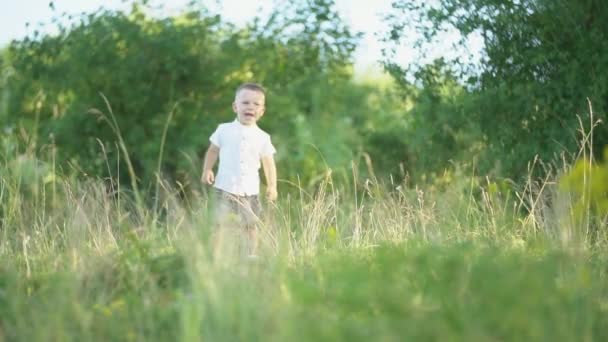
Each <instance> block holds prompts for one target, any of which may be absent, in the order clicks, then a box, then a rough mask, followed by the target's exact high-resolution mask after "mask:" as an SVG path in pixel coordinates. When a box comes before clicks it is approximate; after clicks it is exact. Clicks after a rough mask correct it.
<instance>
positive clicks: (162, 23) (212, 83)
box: [0, 0, 608, 188]
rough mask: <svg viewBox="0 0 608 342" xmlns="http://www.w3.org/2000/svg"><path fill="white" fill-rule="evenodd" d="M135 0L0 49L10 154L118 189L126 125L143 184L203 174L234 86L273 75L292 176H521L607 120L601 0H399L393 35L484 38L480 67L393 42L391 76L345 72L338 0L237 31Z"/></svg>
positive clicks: (287, 11)
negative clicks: (41, 159) (421, 56)
mask: <svg viewBox="0 0 608 342" xmlns="http://www.w3.org/2000/svg"><path fill="white" fill-rule="evenodd" d="M145 3H146V2H142V3H140V2H135V3H134V6H133V9H132V10H131V11H130V12H129V13H122V12H114V11H109V10H100V11H97V12H95V13H91V14H86V15H84V16H83V17H81V18H80V21H78V22H76V23H75V24H72V25H70V26H69V27H62V28H60V32H59V33H58V34H56V35H45V36H34V37H29V38H26V39H24V40H21V41H15V42H12V43H11V44H10V46H8V47H7V48H6V49H5V50H4V53H3V55H2V68H3V73H2V78H1V81H2V96H1V98H0V101H1V106H0V117H1V120H2V122H1V126H2V129H3V132H4V134H3V148H2V153H3V154H4V156H5V159H7V158H9V157H10V156H14V155H18V154H23V153H25V152H28V151H37V153H38V154H39V155H43V156H48V158H45V160H49V161H50V160H53V161H54V162H56V164H57V167H58V169H59V170H62V171H63V172H64V173H66V174H88V175H95V176H99V177H103V178H108V179H121V180H123V184H128V182H127V181H126V180H127V179H129V178H130V177H129V169H128V165H126V161H127V158H126V155H125V154H124V153H123V152H121V146H120V142H119V136H120V137H121V138H122V139H124V146H125V148H126V150H127V151H128V157H129V158H128V160H129V161H130V162H131V164H132V166H133V172H134V173H135V174H136V175H137V178H138V182H140V183H141V184H142V186H143V187H144V188H145V187H146V186H147V185H149V184H153V183H154V182H155V181H156V180H157V179H158V178H157V177H161V178H163V179H169V180H172V181H179V182H180V184H182V185H183V186H193V185H194V186H198V177H199V174H200V160H201V154H202V152H203V151H204V150H205V148H206V146H207V144H208V137H209V135H210V133H211V132H212V131H213V130H214V129H215V127H216V125H217V124H218V123H220V122H223V121H227V120H231V119H232V118H233V113H232V111H231V107H230V105H231V101H232V99H233V91H234V89H235V87H236V86H237V85H238V84H239V83H241V82H244V81H257V82H260V83H262V84H264V85H265V86H266V87H267V88H268V91H269V94H268V102H267V107H268V108H267V115H266V116H265V117H264V118H263V120H262V121H261V123H260V125H261V126H262V127H263V128H265V129H267V130H268V131H269V132H271V133H272V136H273V140H274V143H275V145H276V146H277V147H278V150H279V152H278V155H277V159H278V166H279V172H280V174H281V178H284V179H287V180H290V181H293V182H299V183H300V184H301V185H307V184H310V183H314V182H315V181H317V180H319V179H322V178H323V175H324V174H325V172H326V170H327V169H328V168H331V169H332V170H333V171H334V174H338V176H339V177H343V178H344V179H347V180H348V179H352V175H351V174H350V173H351V172H352V170H351V168H352V167H353V166H354V167H355V168H356V170H355V171H357V172H367V173H372V172H373V170H374V169H375V170H376V172H375V175H376V176H378V177H382V178H387V179H388V177H389V176H392V177H393V180H396V181H398V182H399V181H401V180H402V179H403V177H405V175H409V177H410V179H412V180H413V181H421V180H423V179H425V177H426V176H428V175H432V174H441V173H442V171H443V170H445V169H450V168H453V167H454V166H455V165H457V166H458V167H461V168H463V169H465V170H467V171H474V172H475V173H477V174H483V175H486V174H487V175H490V176H492V177H508V178H512V179H514V180H516V181H517V180H519V179H521V178H522V177H524V176H525V175H527V174H528V169H527V168H528V164H529V162H530V161H531V160H533V159H534V158H535V157H536V156H538V157H540V158H541V159H543V160H545V161H548V162H550V161H552V160H556V159H557V158H561V156H562V153H563V152H564V151H566V152H567V153H569V154H568V155H567V157H568V158H573V157H574V156H575V155H576V153H577V151H578V150H579V143H580V142H581V136H582V135H581V134H580V132H579V129H580V128H581V123H580V122H582V123H583V126H584V127H586V128H587V129H588V128H589V127H590V126H591V125H592V124H593V123H595V122H596V120H597V121H602V122H605V121H606V110H607V109H608V78H607V77H608V45H607V44H606V43H605V42H606V41H608V39H606V38H607V37H606V35H607V34H608V23H607V22H606V21H605V20H603V18H606V17H608V9H607V7H608V6H607V5H606V4H604V3H603V2H602V1H600V0H586V1H574V0H558V1H555V0H551V1H550V0H537V1H508V0H442V1H440V2H438V3H437V4H436V5H435V6H433V5H430V4H427V3H426V2H425V1H400V0H399V1H394V3H393V7H392V12H391V13H389V14H388V18H387V20H388V22H389V23H390V25H391V28H390V30H389V31H388V32H387V33H386V37H385V38H386V39H385V40H386V41H387V42H388V43H394V44H396V45H399V44H402V43H401V41H402V39H403V38H404V37H405V35H407V34H409V33H411V32H413V30H418V32H419V33H421V36H422V37H424V39H428V40H432V39H433V38H434V37H436V35H437V33H438V32H441V31H442V30H445V29H446V28H451V29H455V30H457V31H459V32H460V33H461V35H462V36H463V37H467V36H468V35H471V34H477V35H480V36H481V37H482V38H483V40H484V51H483V55H482V59H481V63H480V64H479V65H476V66H474V67H472V66H471V65H468V64H467V62H466V61H463V60H446V59H440V60H436V61H434V62H433V63H431V64H429V65H423V64H422V63H413V64H412V65H408V66H400V65H396V64H394V63H392V61H391V59H390V58H391V56H390V55H387V61H386V63H385V66H386V69H387V70H388V71H389V72H390V74H391V75H392V76H393V77H394V80H395V81H396V82H394V84H392V85H386V84H384V85H380V84H377V83H373V82H372V83H367V84H362V83H360V82H359V83H357V82H355V81H354V80H353V77H352V76H353V52H354V50H355V48H356V46H357V43H358V39H359V37H360V35H359V34H358V33H356V32H353V31H352V30H351V29H350V28H349V27H348V26H347V25H346V24H345V23H344V22H343V21H342V19H341V18H340V17H339V16H338V14H337V13H336V10H335V8H334V4H333V1H331V0H314V1H313V0H300V1H295V2H290V4H289V5H285V6H283V7H281V8H277V9H276V10H275V11H274V12H273V13H272V14H271V15H270V16H268V17H265V18H255V19H253V20H252V21H251V22H250V23H249V24H248V25H247V26H246V27H244V28H239V27H235V26H233V25H231V24H229V23H227V22H226V21H224V20H223V18H222V17H221V16H218V15H216V14H212V13H210V12H208V11H206V10H205V9H204V8H200V7H190V8H189V9H188V10H186V11H184V12H183V13H182V14H181V15H179V16H174V17H165V18H162V17H158V16H150V15H148V14H146V13H147V12H146V10H145V6H146V5H145ZM408 32H409V33H408ZM420 43H424V42H422V41H421V42H420ZM422 45H424V44H422ZM588 100H589V102H588ZM589 103H591V104H592V106H593V115H594V116H593V118H591V116H590V110H589V105H588V104H589ZM579 120H580V122H579ZM607 133H608V132H607V128H606V125H604V124H599V125H598V126H597V127H595V134H594V136H593V139H592V140H589V141H588V143H589V146H592V151H593V152H594V153H595V154H596V157H598V158H600V159H601V152H602V150H603V148H604V147H605V146H606V144H607V143H608V134H607ZM368 166H371V167H368Z"/></svg>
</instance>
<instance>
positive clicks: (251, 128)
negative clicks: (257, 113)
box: [234, 118, 258, 130]
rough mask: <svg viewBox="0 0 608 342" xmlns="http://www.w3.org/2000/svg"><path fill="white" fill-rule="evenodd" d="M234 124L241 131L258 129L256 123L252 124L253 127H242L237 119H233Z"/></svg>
mask: <svg viewBox="0 0 608 342" xmlns="http://www.w3.org/2000/svg"><path fill="white" fill-rule="evenodd" d="M234 124H235V125H236V126H237V127H240V128H242V129H246V130H253V129H256V128H257V127H258V125H257V123H253V125H251V126H247V125H243V124H242V123H241V122H240V121H239V119H238V118H236V119H234Z"/></svg>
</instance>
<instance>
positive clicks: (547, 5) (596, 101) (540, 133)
mask: <svg viewBox="0 0 608 342" xmlns="http://www.w3.org/2000/svg"><path fill="white" fill-rule="evenodd" d="M393 9H394V12H393V13H392V15H391V31H390V32H389V35H388V37H387V39H388V40H389V41H392V42H395V43H397V44H398V43H399V41H400V39H402V38H403V37H402V34H403V32H408V30H406V29H405V28H409V29H416V30H418V32H420V33H422V36H423V37H424V38H423V40H426V41H431V40H432V39H433V38H434V37H437V34H438V33H439V32H442V31H445V30H451V29H455V30H457V31H458V32H459V33H460V34H461V36H462V37H463V40H462V41H461V43H462V44H464V42H465V41H466V38H467V37H469V36H470V35H473V34H478V35H481V37H483V40H484V51H483V56H482V59H481V63H480V65H479V66H478V70H479V71H478V72H477V73H472V72H471V68H469V67H468V65H466V63H465V62H464V61H462V60H453V61H451V65H452V66H453V67H454V68H455V69H458V70H462V71H464V73H465V76H467V77H468V80H469V84H468V86H469V89H470V94H471V98H472V99H473V100H474V102H473V104H474V106H472V107H470V108H471V110H470V112H469V113H468V115H467V116H468V117H470V118H473V119H474V120H475V121H476V122H478V123H479V127H480V128H481V130H480V133H481V134H482V135H481V136H480V137H479V139H478V140H479V141H480V142H483V143H484V144H485V145H486V153H485V158H483V159H485V160H486V161H487V163H486V164H485V165H481V166H482V167H484V168H485V170H489V169H490V168H492V167H494V165H496V164H500V165H501V170H500V173H502V174H503V175H507V176H514V177H517V176H521V175H522V174H525V173H526V172H527V170H526V165H527V163H528V162H529V161H530V160H531V159H533V158H534V156H535V155H539V156H540V157H541V158H543V159H545V160H550V159H552V158H553V157H555V156H556V155H558V154H559V153H560V152H562V151H564V150H566V151H569V152H572V153H575V152H576V151H577V149H578V147H577V146H578V145H577V143H578V141H577V140H578V139H579V138H580V136H579V135H578V134H577V129H578V128H579V122H578V118H577V115H579V116H580V117H581V118H582V120H583V121H584V122H588V120H589V110H588V106H587V98H588V99H589V100H590V101H591V103H592V104H593V106H594V111H595V118H596V119H601V120H602V121H606V112H607V110H608V82H607V81H608V79H607V77H608V76H607V75H608V45H607V44H605V43H604V42H605V41H607V40H606V39H607V38H608V37H607V35H608V23H607V22H606V21H605V20H601V19H600V18H605V17H608V6H607V5H606V4H605V2H604V1H601V0H585V1H578V0H576V1H575V0H521V1H517V0H439V1H437V2H435V3H434V4H428V3H426V2H422V1H414V2H412V1H394V2H393ZM403 18H410V19H412V18H419V20H413V21H409V22H405V21H404V20H403ZM390 70H391V71H392V72H393V74H394V75H395V76H396V77H397V78H399V79H401V80H403V79H405V78H406V77H407V75H408V73H410V74H409V75H411V73H412V71H411V69H410V70H407V69H403V68H396V67H394V66H393V67H392V68H390ZM467 77H463V78H461V79H467ZM607 133H608V130H607V129H606V126H605V125H603V126H600V127H598V129H597V131H596V136H595V139H594V140H593V144H594V150H595V151H597V152H598V156H599V151H601V150H602V148H601V147H602V146H605V145H606V144H607V143H608V134H607Z"/></svg>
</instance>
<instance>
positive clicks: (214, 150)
mask: <svg viewBox="0 0 608 342" xmlns="http://www.w3.org/2000/svg"><path fill="white" fill-rule="evenodd" d="M219 152H220V148H219V147H217V146H215V145H214V144H213V143H212V144H211V145H210V146H209V148H208V149H207V153H205V162H204V163H203V174H202V175H201V182H203V183H205V184H209V185H211V184H213V182H214V181H215V175H214V174H213V166H215V162H217V157H218V155H219Z"/></svg>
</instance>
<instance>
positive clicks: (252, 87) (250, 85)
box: [234, 83, 266, 96]
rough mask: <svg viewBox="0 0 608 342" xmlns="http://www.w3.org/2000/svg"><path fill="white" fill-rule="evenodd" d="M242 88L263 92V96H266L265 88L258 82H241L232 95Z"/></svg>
mask: <svg viewBox="0 0 608 342" xmlns="http://www.w3.org/2000/svg"><path fill="white" fill-rule="evenodd" d="M243 89H248V90H253V91H258V92H260V93H262V94H264V96H266V89H264V87H262V86H261V85H260V84H258V83H243V84H241V85H240V86H239V87H238V88H236V92H235V93H234V96H236V95H238V94H239V91H241V90H243Z"/></svg>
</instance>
